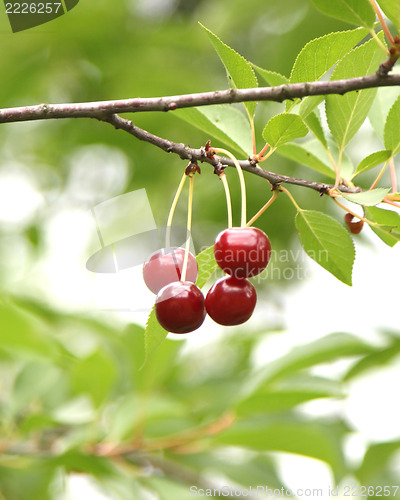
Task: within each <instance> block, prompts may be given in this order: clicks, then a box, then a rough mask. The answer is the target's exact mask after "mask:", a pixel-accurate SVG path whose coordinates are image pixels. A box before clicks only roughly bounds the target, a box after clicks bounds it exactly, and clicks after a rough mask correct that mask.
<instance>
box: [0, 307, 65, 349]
mask: <svg viewBox="0 0 400 500" xmlns="http://www.w3.org/2000/svg"><path fill="white" fill-rule="evenodd" d="M0 325H1V328H0V349H6V350H11V351H13V352H14V353H18V354H22V355H24V354H27V353H29V355H30V356H32V355H33V354H34V355H35V356H37V357H40V358H54V357H56V356H57V355H58V353H59V352H60V351H59V346H58V345H57V344H56V342H55V341H54V338H53V336H52V335H47V334H46V328H45V325H44V324H43V323H42V322H40V321H39V320H38V318H37V317H36V316H34V315H30V314H26V313H25V312H24V311H23V310H22V309H19V308H17V307H14V306H13V305H12V304H6V305H2V304H0Z"/></svg>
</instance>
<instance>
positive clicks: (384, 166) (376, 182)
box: [369, 160, 389, 191]
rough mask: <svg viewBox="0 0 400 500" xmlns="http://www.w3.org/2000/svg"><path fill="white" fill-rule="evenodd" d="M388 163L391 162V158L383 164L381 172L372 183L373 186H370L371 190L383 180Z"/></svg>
mask: <svg viewBox="0 0 400 500" xmlns="http://www.w3.org/2000/svg"><path fill="white" fill-rule="evenodd" d="M388 163H389V160H388V161H387V162H385V164H384V165H383V167H382V168H381V171H380V172H379V174H378V176H377V178H376V179H375V180H374V182H373V183H372V184H371V187H370V188H369V191H371V190H372V189H375V187H376V185H377V184H378V182H379V181H380V180H381V178H382V175H383V174H384V172H385V170H386V167H387V166H388Z"/></svg>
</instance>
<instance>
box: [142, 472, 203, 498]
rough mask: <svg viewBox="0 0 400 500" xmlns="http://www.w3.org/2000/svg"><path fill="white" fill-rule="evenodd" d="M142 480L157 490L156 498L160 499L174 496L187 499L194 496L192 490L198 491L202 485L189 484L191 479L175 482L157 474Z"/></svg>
mask: <svg viewBox="0 0 400 500" xmlns="http://www.w3.org/2000/svg"><path fill="white" fill-rule="evenodd" d="M141 482H142V483H143V484H145V485H146V486H148V487H150V488H152V489H153V490H155V491H156V492H157V497H156V498H157V499H159V500H171V499H172V498H173V499H174V500H187V499H188V498H189V497H191V496H192V493H191V492H192V491H193V492H194V491H196V492H197V491H198V490H200V489H201V487H200V486H195V485H194V484H192V485H190V486H189V481H188V483H187V484H182V483H181V481H179V482H178V481H177V482H174V481H172V480H171V479H168V477H162V476H159V477H157V476H156V475H152V476H150V477H148V478H145V479H142V481H141ZM192 482H193V481H192ZM191 488H192V489H191ZM203 491H205V490H203ZM193 494H194V493H193ZM196 496H197V493H196Z"/></svg>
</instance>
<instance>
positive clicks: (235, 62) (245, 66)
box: [199, 23, 258, 118]
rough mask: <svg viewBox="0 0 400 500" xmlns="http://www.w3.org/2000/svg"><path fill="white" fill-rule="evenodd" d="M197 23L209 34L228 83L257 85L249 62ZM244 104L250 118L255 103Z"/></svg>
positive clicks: (249, 86) (241, 87)
mask: <svg viewBox="0 0 400 500" xmlns="http://www.w3.org/2000/svg"><path fill="white" fill-rule="evenodd" d="M199 24H200V26H201V27H202V28H203V29H204V31H205V32H206V33H207V35H208V36H209V38H210V40H211V42H212V44H213V45H214V48H215V50H216V51H217V54H218V55H219V57H220V59H221V61H222V63H223V65H224V66H225V69H226V72H227V75H228V82H229V85H233V86H234V87H236V88H237V89H247V88H254V87H258V82H257V78H256V75H255V73H254V70H253V68H252V66H251V64H250V63H249V62H248V61H246V59H245V58H244V57H243V56H241V55H240V54H238V53H237V52H236V51H234V50H233V49H232V48H231V47H229V46H228V45H226V44H225V43H223V42H222V41H221V40H220V39H219V38H218V37H217V36H216V35H214V33H212V31H210V30H209V29H207V28H206V27H205V26H203V25H202V24H201V23H199ZM244 105H245V106H246V109H247V112H248V113H249V116H250V118H251V117H252V116H253V115H254V112H255V110H256V106H257V104H256V103H255V102H247V103H244Z"/></svg>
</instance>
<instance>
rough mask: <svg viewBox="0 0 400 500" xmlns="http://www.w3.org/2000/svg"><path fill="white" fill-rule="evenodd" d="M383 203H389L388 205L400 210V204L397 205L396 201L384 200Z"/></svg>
mask: <svg viewBox="0 0 400 500" xmlns="http://www.w3.org/2000/svg"><path fill="white" fill-rule="evenodd" d="M383 203H387V204H388V205H393V206H394V207H396V208H400V203H396V202H395V201H392V200H388V199H386V198H385V199H384V200H383Z"/></svg>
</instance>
